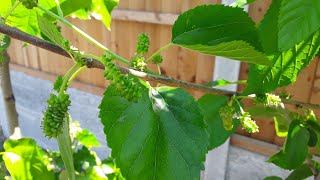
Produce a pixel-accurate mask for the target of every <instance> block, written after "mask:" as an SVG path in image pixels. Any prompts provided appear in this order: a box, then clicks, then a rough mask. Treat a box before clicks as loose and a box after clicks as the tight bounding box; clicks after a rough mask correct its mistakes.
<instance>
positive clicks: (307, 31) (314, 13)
mask: <svg viewBox="0 0 320 180" xmlns="http://www.w3.org/2000/svg"><path fill="white" fill-rule="evenodd" d="M319 28H320V1H318V0H283V1H282V4H281V9H280V15H279V41H278V43H279V47H280V49H281V50H288V49H290V48H292V47H293V46H294V45H296V44H298V43H300V42H301V41H302V40H304V39H306V38H308V37H310V36H312V34H314V33H315V32H316V31H318V29H319Z"/></svg>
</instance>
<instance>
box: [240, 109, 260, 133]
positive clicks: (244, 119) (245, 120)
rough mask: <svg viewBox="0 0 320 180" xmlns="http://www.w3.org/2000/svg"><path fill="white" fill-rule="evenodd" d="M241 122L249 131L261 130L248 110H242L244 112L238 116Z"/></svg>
mask: <svg viewBox="0 0 320 180" xmlns="http://www.w3.org/2000/svg"><path fill="white" fill-rule="evenodd" d="M238 118H239V120H240V123H241V125H242V127H243V129H245V130H246V131H247V132H248V133H256V132H259V127H258V125H257V124H256V122H255V121H254V120H252V119H251V115H250V114H249V113H248V112H242V114H241V115H240V116H239V117H238Z"/></svg>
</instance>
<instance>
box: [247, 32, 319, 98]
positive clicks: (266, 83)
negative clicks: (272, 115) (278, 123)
mask: <svg viewBox="0 0 320 180" xmlns="http://www.w3.org/2000/svg"><path fill="white" fill-rule="evenodd" d="M319 47H320V36H319V32H317V33H316V34H315V35H314V36H312V37H310V38H309V39H308V40H306V41H303V42H301V43H300V44H298V45H296V46H295V47H294V48H292V49H290V50H288V51H286V52H281V53H277V54H276V55H274V56H273V66H272V67H266V66H261V65H254V64H252V65H250V67H249V77H248V85H247V88H246V89H245V90H244V94H262V93H267V92H271V91H274V90H275V89H276V88H278V87H283V86H287V85H289V84H292V83H293V82H295V81H296V79H297V76H298V74H299V73H300V72H301V70H302V69H303V68H305V67H306V66H307V65H309V63H310V61H311V60H312V59H313V58H314V57H315V54H316V52H317V51H318V49H319Z"/></svg>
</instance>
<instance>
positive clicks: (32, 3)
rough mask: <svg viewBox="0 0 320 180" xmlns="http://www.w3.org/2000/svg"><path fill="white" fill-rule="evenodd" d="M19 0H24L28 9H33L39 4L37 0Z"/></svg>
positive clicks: (24, 4) (23, 2)
mask: <svg viewBox="0 0 320 180" xmlns="http://www.w3.org/2000/svg"><path fill="white" fill-rule="evenodd" d="M19 1H20V2H22V4H23V6H24V7H26V8H27V9H32V8H34V7H37V6H38V4H37V3H38V1H37V0H19Z"/></svg>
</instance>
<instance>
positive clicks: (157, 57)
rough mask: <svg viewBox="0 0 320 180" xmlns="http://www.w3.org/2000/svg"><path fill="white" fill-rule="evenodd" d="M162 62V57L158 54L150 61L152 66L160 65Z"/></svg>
mask: <svg viewBox="0 0 320 180" xmlns="http://www.w3.org/2000/svg"><path fill="white" fill-rule="evenodd" d="M162 62H163V57H162V56H161V55H160V54H157V55H155V56H154V58H153V59H152V63H153V64H161V63H162Z"/></svg>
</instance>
